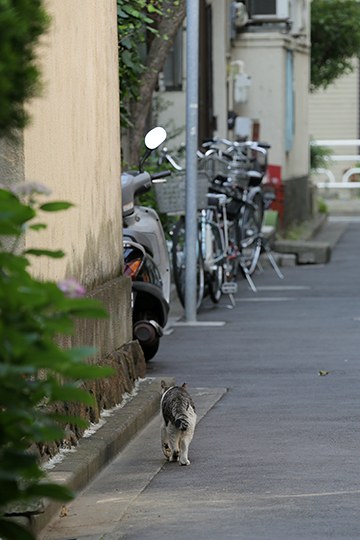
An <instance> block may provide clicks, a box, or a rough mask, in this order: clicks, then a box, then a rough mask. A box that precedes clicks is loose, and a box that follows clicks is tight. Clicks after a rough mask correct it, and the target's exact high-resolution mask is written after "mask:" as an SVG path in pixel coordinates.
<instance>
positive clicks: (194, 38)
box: [185, 0, 200, 323]
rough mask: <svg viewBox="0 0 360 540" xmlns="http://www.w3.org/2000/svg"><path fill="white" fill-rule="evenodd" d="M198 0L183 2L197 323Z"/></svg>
mask: <svg viewBox="0 0 360 540" xmlns="http://www.w3.org/2000/svg"><path fill="white" fill-rule="evenodd" d="M199 12H200V8H199V0H186V201H185V208H186V215H185V240H186V242H185V258H186V268H185V321H186V322H188V323H192V322H195V321H196V303H197V302H196V250H197V235H198V233H197V186H196V184H197V155H196V152H197V149H198V114H199Z"/></svg>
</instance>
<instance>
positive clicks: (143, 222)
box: [123, 206, 170, 303]
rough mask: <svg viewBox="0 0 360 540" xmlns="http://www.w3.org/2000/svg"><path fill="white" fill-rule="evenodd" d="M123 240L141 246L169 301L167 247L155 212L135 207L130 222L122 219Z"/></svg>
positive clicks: (146, 208) (142, 207) (143, 207)
mask: <svg viewBox="0 0 360 540" xmlns="http://www.w3.org/2000/svg"><path fill="white" fill-rule="evenodd" d="M124 221H125V223H124V225H125V227H124V230H123V236H124V240H126V239H127V238H128V239H130V240H131V241H134V242H137V243H139V244H141V245H142V246H143V247H144V248H145V250H146V251H147V252H148V253H149V254H150V255H151V256H152V258H153V260H154V263H155V265H156V266H157V268H158V270H159V272H160V276H161V281H162V290H163V296H164V298H165V300H166V301H167V302H168V303H169V301H170V261H169V253H168V247H167V243H166V238H165V235H164V231H163V228H162V225H161V222H160V218H159V216H158V214H157V212H156V211H155V210H153V209H152V208H148V207H145V206H136V207H135V212H134V215H132V216H131V220H128V219H127V218H125V219H124Z"/></svg>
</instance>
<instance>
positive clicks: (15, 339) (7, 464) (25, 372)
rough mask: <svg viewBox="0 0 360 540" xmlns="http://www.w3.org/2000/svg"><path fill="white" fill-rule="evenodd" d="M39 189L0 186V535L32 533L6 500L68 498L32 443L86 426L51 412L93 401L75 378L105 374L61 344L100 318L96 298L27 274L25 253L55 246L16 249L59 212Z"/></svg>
mask: <svg viewBox="0 0 360 540" xmlns="http://www.w3.org/2000/svg"><path fill="white" fill-rule="evenodd" d="M39 191H41V189H39V186H34V185H32V184H27V185H26V192H25V199H26V201H25V200H23V199H20V197H19V195H17V194H15V193H13V192H10V191H8V190H6V189H0V350H1V355H0V537H1V538H2V539H5V538H7V539H11V540H17V539H18V540H27V539H30V538H33V537H32V535H31V534H30V533H29V532H28V531H26V530H25V529H24V528H23V527H22V526H21V525H19V524H17V523H15V522H13V521H11V520H9V519H8V518H7V517H6V509H7V508H8V507H9V505H13V504H15V503H16V504H18V503H19V502H21V501H27V500H29V499H33V498H34V497H35V498H37V497H47V498H50V499H59V500H64V501H65V500H68V499H69V498H71V493H70V492H69V491H68V490H67V489H66V488H64V487H61V486H58V485H56V484H52V483H49V482H48V481H46V478H45V477H44V473H43V472H42V469H41V468H40V466H39V463H38V461H37V457H36V455H34V454H33V453H32V452H31V451H30V447H31V445H33V444H34V443H37V444H40V443H43V442H45V443H46V442H50V441H55V440H61V439H63V438H64V426H65V424H67V423H70V424H74V425H81V426H82V427H86V422H85V421H84V420H83V419H80V418H74V417H69V416H66V415H64V414H60V413H58V412H56V405H57V404H59V403H61V402H64V401H65V402H72V401H73V402H82V403H86V404H89V405H91V404H93V398H92V397H91V396H90V394H89V393H87V392H86V391H85V390H84V389H83V388H82V387H81V381H82V380H85V379H93V378H98V377H100V376H106V375H110V374H111V370H110V369H108V368H104V367H99V366H95V365H91V364H90V365H89V363H87V362H85V359H86V358H87V357H88V356H89V355H91V354H93V353H94V350H93V349H90V348H87V347H82V348H73V349H66V350H63V349H61V348H60V347H59V346H58V345H57V343H56V337H57V336H58V335H59V334H71V333H73V331H74V319H76V318H77V317H105V316H106V313H105V311H104V309H103V308H102V307H101V305H100V304H99V303H97V302H96V301H94V300H90V299H87V298H80V297H79V296H80V295H81V294H82V292H83V291H82V289H81V287H79V286H78V285H77V284H76V283H75V282H73V281H67V282H65V283H62V284H61V286H58V284H56V283H54V282H51V281H39V280H37V279H35V278H34V277H32V276H31V274H30V272H29V264H30V261H29V258H30V257H31V256H47V257H61V256H62V255H63V253H62V252H61V251H52V250H41V249H37V250H34V249H27V250H20V249H19V244H20V243H21V236H22V234H23V233H24V231H26V230H27V229H33V230H41V229H43V228H44V227H45V225H44V224H43V223H39V222H38V221H37V220H36V218H37V215H38V214H40V213H42V212H54V211H60V210H64V209H66V208H68V207H69V206H71V205H70V204H69V203H66V202H62V201H60V202H50V203H45V204H39V203H37V202H36V201H37V199H38V196H37V193H38V192H39Z"/></svg>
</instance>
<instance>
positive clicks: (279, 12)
mask: <svg viewBox="0 0 360 540" xmlns="http://www.w3.org/2000/svg"><path fill="white" fill-rule="evenodd" d="M247 8H248V11H249V15H250V17H251V19H255V20H256V19H261V20H266V19H269V20H274V19H288V18H289V17H290V7H289V0H247Z"/></svg>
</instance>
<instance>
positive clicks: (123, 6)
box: [117, 0, 161, 127]
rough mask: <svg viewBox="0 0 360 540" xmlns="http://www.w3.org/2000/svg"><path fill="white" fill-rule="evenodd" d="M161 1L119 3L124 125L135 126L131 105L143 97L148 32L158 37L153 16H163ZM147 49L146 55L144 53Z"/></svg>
mask: <svg viewBox="0 0 360 540" xmlns="http://www.w3.org/2000/svg"><path fill="white" fill-rule="evenodd" d="M159 4H161V2H159V1H154V0H153V1H151V0H150V1H149V0H117V17H118V36H119V77H120V114H121V125H122V126H123V127H128V126H129V125H131V121H130V117H129V111H128V104H129V101H131V100H136V99H137V98H138V95H139V84H140V77H141V75H142V74H143V73H144V71H145V65H144V57H145V52H146V51H145V49H146V37H147V32H150V33H154V34H156V30H155V28H154V20H153V18H151V17H152V16H153V15H156V14H160V11H159V9H158V7H157V6H158V5H159ZM142 50H143V53H144V54H141V53H142Z"/></svg>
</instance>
